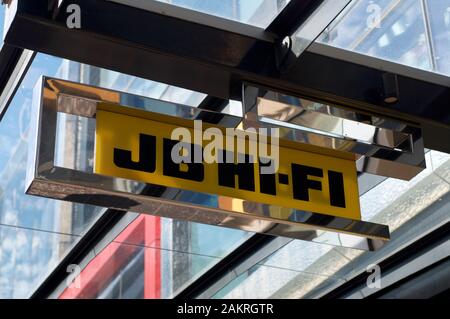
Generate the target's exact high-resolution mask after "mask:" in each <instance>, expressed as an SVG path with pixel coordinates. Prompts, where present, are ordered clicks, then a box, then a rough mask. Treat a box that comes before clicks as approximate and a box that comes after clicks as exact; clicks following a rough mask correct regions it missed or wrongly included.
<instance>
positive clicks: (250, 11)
mask: <svg viewBox="0 0 450 319" xmlns="http://www.w3.org/2000/svg"><path fill="white" fill-rule="evenodd" d="M158 1H160V2H165V3H169V4H172V5H176V6H180V7H184V8H187V9H191V10H195V11H200V12H203V13H208V14H211V15H215V16H219V17H222V18H225V19H229V20H235V21H238V22H242V23H246V24H251V25H254V26H257V27H261V28H264V29H265V28H266V27H267V26H268V25H269V24H270V23H271V22H272V20H273V19H274V18H275V17H276V16H277V15H278V13H279V12H281V10H283V8H284V7H285V6H286V5H287V4H288V3H289V1H290V0H158Z"/></svg>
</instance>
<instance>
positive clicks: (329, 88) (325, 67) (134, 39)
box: [5, 0, 450, 152]
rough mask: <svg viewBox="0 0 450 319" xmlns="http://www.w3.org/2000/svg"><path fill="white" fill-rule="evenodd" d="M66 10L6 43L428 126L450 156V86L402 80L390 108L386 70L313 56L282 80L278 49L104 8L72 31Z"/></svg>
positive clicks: (166, 78)
mask: <svg viewBox="0 0 450 319" xmlns="http://www.w3.org/2000/svg"><path fill="white" fill-rule="evenodd" d="M18 1H19V2H21V1H25V2H29V0H18ZM66 2H67V1H65V2H64V3H63V6H62V8H61V10H60V14H59V15H58V17H57V19H56V20H51V19H48V18H43V17H42V16H39V15H36V14H29V13H26V12H25V13H23V12H21V11H20V10H18V12H17V13H16V16H15V18H14V20H13V23H12V26H11V28H10V30H9V31H8V34H7V35H6V39H5V41H6V42H7V43H9V44H11V45H15V46H18V47H24V48H29V49H32V50H36V51H40V52H44V53H48V54H52V55H56V56H61V57H64V58H68V59H71V60H75V61H79V62H83V63H88V64H91V65H96V66H99V67H103V68H107V69H113V70H116V71H119V72H123V73H127V74H131V75H135V76H139V77H143V78H147V79H151V80H155V81H159V82H163V83H168V84H172V85H176V86H179V87H184V88H188V89H191V90H195V91H199V92H204V93H207V94H209V95H211V96H214V97H218V98H221V99H228V98H235V99H239V98H240V96H241V84H242V81H248V82H254V83H257V84H261V85H265V86H268V87H272V88H274V89H276V90H280V91H284V92H287V93H291V94H294V95H301V96H306V97H309V98H313V99H318V100H320V101H323V102H326V103H334V104H340V105H343V106H347V107H351V108H358V109H360V110H361V109H362V110H368V111H370V112H374V113H379V114H383V115H390V116H393V117H397V118H401V119H403V120H408V121H412V122H413V123H414V122H416V123H419V124H424V125H425V132H424V136H425V143H426V146H427V147H430V148H434V149H439V150H442V151H447V152H448V151H450V139H441V140H440V141H438V142H437V141H436V139H435V137H436V136H443V134H447V136H448V135H450V112H449V111H448V103H449V101H450V87H449V86H450V83H449V86H443V85H437V84H433V83H428V82H425V81H421V80H417V79H413V78H409V77H405V76H401V75H399V76H398V77H397V84H398V90H399V92H400V99H399V101H398V102H397V103H396V104H387V103H385V101H384V98H385V96H384V95H383V92H384V85H383V76H384V74H385V71H382V70H377V69H374V68H370V67H367V66H363V65H359V64H356V63H352V62H349V61H343V60H338V59H335V58H331V57H327V56H324V55H320V54H316V53H312V52H306V53H304V54H303V55H302V56H301V57H300V58H299V59H298V60H297V61H296V63H295V64H294V65H293V66H292V68H291V69H290V70H289V72H287V73H285V74H281V73H280V72H279V71H278V70H277V67H276V61H275V51H276V46H277V44H276V41H275V42H271V41H268V40H261V39H256V38H252V37H251V36H248V35H243V34H237V33H234V32H230V31H225V30H222V29H219V28H215V27H212V26H206V25H201V24H197V23H193V22H189V21H185V20H182V19H178V18H173V17H168V16H165V15H163V14H158V13H153V12H148V11H144V10H140V9H136V8H132V7H128V6H124V5H120V4H117V3H111V2H107V1H101V0H71V1H70V3H77V4H79V5H80V7H81V29H80V30H76V29H68V28H67V27H66V23H65V21H66V18H67V14H66V11H65V7H64V5H65V3H66ZM279 32H282V31H279ZM449 82H450V81H449Z"/></svg>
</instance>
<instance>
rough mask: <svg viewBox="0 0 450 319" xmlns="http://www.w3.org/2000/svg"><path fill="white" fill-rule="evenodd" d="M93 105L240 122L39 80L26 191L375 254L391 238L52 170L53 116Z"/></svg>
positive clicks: (375, 228) (332, 222)
mask: <svg viewBox="0 0 450 319" xmlns="http://www.w3.org/2000/svg"><path fill="white" fill-rule="evenodd" d="M98 102H108V103H115V104H120V105H124V106H126V107H128V106H129V107H134V108H140V109H144V110H147V111H154V112H158V113H164V112H169V110H174V109H177V110H180V111H182V112H180V113H181V114H184V118H186V119H191V120H193V119H199V118H202V119H203V121H205V122H208V121H210V123H213V124H215V125H222V126H225V127H237V126H238V125H239V124H241V123H242V122H243V118H242V117H238V116H232V115H227V114H222V113H216V112H211V111H205V110H201V109H197V108H193V107H189V106H185V105H180V104H175V103H170V102H164V101H160V100H154V99H150V98H146V97H141V96H136V95H131V94H127V93H123V92H117V91H112V90H107V89H103V88H98V87H93V86H88V85H84V84H79V83H74V82H69V81H64V80H59V79H55V78H49V77H42V79H41V80H40V81H39V83H37V85H36V87H35V90H34V96H33V110H32V119H31V121H32V124H31V135H30V143H29V144H30V146H29V147H30V149H29V153H28V154H29V164H28V170H27V181H26V193H27V194H30V195H37V196H43V197H48V198H53V199H57V200H65V201H71V202H77V203H82V204H90V205H97V206H102V207H107V208H113V209H118V210H125V211H132V212H137V213H144V214H151V215H156V216H162V217H167V218H173V219H180V220H186V221H191V222H197V223H204V224H210V225H215V226H222V227H229V228H235V229H240V230H244V231H250V232H257V233H263V234H268V235H274V236H284V237H289V238H295V239H301V240H308V241H313V242H317V243H324V244H331V245H335V246H343V247H350V248H355V249H362V250H376V249H378V248H380V247H382V246H383V244H384V243H385V242H386V241H387V240H389V238H390V234H389V228H388V226H386V225H379V224H374V223H370V222H364V221H358V220H351V219H345V218H338V217H333V216H328V215H322V214H316V213H311V212H305V211H298V210H292V211H291V213H290V214H289V216H288V217H286V218H285V219H282V218H273V217H270V216H269V215H268V214H267V211H268V209H269V208H271V206H272V207H273V205H266V204H261V203H256V202H248V201H245V200H242V199H237V198H229V197H224V196H218V195H211V194H203V193H196V192H192V191H185V190H181V189H178V188H170V187H167V188H163V189H162V190H161V186H159V185H152V184H144V183H139V182H136V181H130V180H125V179H121V178H115V177H108V176H104V175H99V174H94V173H92V172H87V171H81V170H76V169H70V168H65V167H60V166H57V165H56V156H55V147H56V141H57V130H58V114H59V113H66V114H72V115H74V116H79V117H86V118H90V119H92V120H94V119H95V114H96V107H97V103H98ZM131 103H132V105H130V104H131ZM166 110H167V111H166ZM168 115H173V114H168ZM263 124H264V123H260V126H261V125H263ZM308 134H316V133H313V132H308ZM144 189H145V190H146V191H145V192H143V190H144ZM194 195H203V196H212V197H213V198H214V199H215V200H211V201H208V203H207V204H205V203H204V202H202V201H199V200H198V199H196V198H198V197H197V196H194ZM224 199H225V200H226V201H228V202H233V203H239V204H240V205H235V206H236V207H240V208H234V206H233V208H232V209H230V208H229V206H230V205H227V207H228V208H226V207H223V206H222V204H221V203H223V200H224Z"/></svg>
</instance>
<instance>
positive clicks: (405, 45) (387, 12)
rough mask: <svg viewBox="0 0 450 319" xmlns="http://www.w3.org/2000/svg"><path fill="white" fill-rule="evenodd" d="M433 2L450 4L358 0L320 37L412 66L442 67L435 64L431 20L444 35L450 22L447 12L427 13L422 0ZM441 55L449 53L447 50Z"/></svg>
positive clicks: (440, 7)
mask: <svg viewBox="0 0 450 319" xmlns="http://www.w3.org/2000/svg"><path fill="white" fill-rule="evenodd" d="M430 2H432V3H440V4H443V3H447V7H448V0H444V1H421V0H402V1H397V0H380V1H371V0H354V1H352V4H351V5H350V6H349V7H348V8H347V9H346V10H345V11H344V12H343V13H342V14H341V16H340V17H338V18H337V19H336V21H335V22H334V23H333V25H332V26H331V27H330V28H329V29H328V30H327V31H326V32H324V34H322V36H321V38H320V41H321V42H323V43H327V44H330V45H333V46H336V47H340V48H344V49H347V50H350V51H356V52H359V53H363V54H367V55H370V56H374V57H378V58H381V59H386V60H390V61H394V62H398V63H401V64H405V65H408V66H412V67H416V68H421V69H424V70H433V71H438V70H437V69H435V68H434V66H433V65H434V63H433V52H432V50H431V41H430V39H429V33H428V30H427V28H428V22H430V23H431V24H432V25H436V26H437V28H439V31H437V32H436V34H437V35H440V36H441V37H442V36H445V35H448V25H447V26H445V14H440V16H439V17H435V16H433V15H430V16H428V17H427V16H426V15H425V12H424V10H423V6H422V3H430ZM443 8H445V5H442V6H439V8H438V6H436V10H439V9H443ZM439 22H440V23H439ZM446 28H447V29H446ZM445 42H446V41H444V43H445ZM444 45H445V44H444ZM447 51H448V50H447ZM441 55H442V57H443V58H444V57H445V54H443V53H442V54H441Z"/></svg>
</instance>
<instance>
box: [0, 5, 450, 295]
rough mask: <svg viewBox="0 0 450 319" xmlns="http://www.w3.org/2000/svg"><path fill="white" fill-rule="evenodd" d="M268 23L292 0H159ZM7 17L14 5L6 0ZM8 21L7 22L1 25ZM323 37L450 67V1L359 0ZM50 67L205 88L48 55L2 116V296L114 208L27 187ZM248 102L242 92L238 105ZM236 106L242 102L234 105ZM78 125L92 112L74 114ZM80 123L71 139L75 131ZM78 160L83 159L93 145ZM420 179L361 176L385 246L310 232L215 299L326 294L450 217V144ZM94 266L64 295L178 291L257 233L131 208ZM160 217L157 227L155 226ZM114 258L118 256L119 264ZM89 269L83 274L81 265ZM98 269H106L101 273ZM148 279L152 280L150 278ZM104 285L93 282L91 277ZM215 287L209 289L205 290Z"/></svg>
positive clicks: (109, 80)
mask: <svg viewBox="0 0 450 319" xmlns="http://www.w3.org/2000/svg"><path fill="white" fill-rule="evenodd" d="M160 1H161V2H165V3H169V4H172V5H175V6H180V7H184V8H188V9H191V10H196V11H200V12H204V13H208V14H210V15H214V16H218V17H222V18H225V19H230V20H235V21H238V22H242V23H246V24H250V25H254V26H257V27H260V28H266V27H267V26H268V25H269V24H270V22H271V21H272V20H273V19H274V18H275V17H276V16H277V14H278V13H279V12H281V10H282V9H283V8H285V6H286V5H287V3H288V2H289V0H227V1H224V0H160ZM0 8H1V9H0V10H1V12H0V21H1V22H2V23H3V15H4V7H3V6H2V7H0ZM0 31H1V30H0ZM319 41H320V42H321V43H324V44H328V45H332V46H336V47H339V48H343V49H346V50H349V51H354V52H359V53H363V54H366V55H370V56H375V57H378V58H381V59H386V60H390V61H394V62H397V63H401V64H404V65H407V66H410V67H414V68H420V69H424V70H428V71H433V72H438V73H442V74H446V75H450V0H436V1H425V0H401V1H398V0H380V1H376V2H374V1H370V0H353V1H352V3H351V5H349V7H348V8H347V9H346V10H345V11H344V12H343V13H342V14H341V16H340V17H339V18H338V19H336V21H335V22H334V23H333V24H332V25H330V27H329V28H328V29H327V30H326V32H324V33H323V34H322V36H321V38H320V40H319ZM42 75H48V76H55V77H59V78H62V79H68V80H72V81H77V82H82V83H86V84H91V85H97V86H101V87H105V88H110V89H115V90H120V91H124V92H129V93H133V94H139V95H145V96H148V97H152V98H157V99H162V100H167V101H171V102H177V103H181V104H187V105H191V106H198V105H199V104H200V103H201V102H202V101H203V100H204V99H205V97H206V96H205V94H202V93H198V92H193V91H189V90H186V89H182V88H178V87H174V86H169V85H166V84H163V83H157V82H153V81H148V80H144V79H141V78H137V77H133V76H129V75H125V74H121V73H118V72H114V71H110V70H106V69H101V68H97V67H94V66H90V65H85V64H80V63H78V62H74V61H69V60H65V59H60V58H56V57H52V56H49V55H45V54H37V56H36V57H35V59H34V61H33V63H32V65H31V66H30V68H29V70H28V71H27V73H26V75H25V77H24V79H23V80H22V81H21V83H20V86H19V87H18V89H17V92H16V93H15V95H14V97H13V99H12V101H11V102H10V106H9V108H8V110H7V112H6V114H5V116H4V117H3V119H2V120H1V121H0V146H1V152H0V298H26V297H29V296H30V295H31V294H32V293H33V292H34V291H35V290H36V289H37V288H38V287H39V285H40V284H41V283H42V282H43V280H44V279H45V278H46V277H47V276H48V275H49V274H50V273H51V272H52V271H53V270H54V269H55V267H56V266H57V265H58V264H59V263H60V262H61V261H62V260H63V258H64V257H65V256H67V254H68V253H69V252H70V251H71V249H72V248H73V247H74V245H76V243H77V242H79V240H80V239H81V238H82V237H83V236H84V235H85V234H86V232H87V231H88V230H89V229H90V228H91V227H92V225H94V224H95V222H96V221H97V220H98V218H99V217H100V216H101V215H102V214H103V213H104V210H103V209H100V208H97V207H91V206H85V205H78V204H71V203H66V202H60V201H54V200H50V199H43V198H36V197H31V196H28V195H25V194H24V187H25V186H24V180H25V170H26V166H27V143H28V131H29V120H30V108H31V100H32V89H33V86H34V84H35V83H36V82H37V80H38V78H39V77H40V76H42ZM449 83H450V79H449ZM230 109H233V110H239V102H236V101H232V102H230V105H229V106H228V107H227V110H228V111H230ZM232 112H233V113H234V114H235V113H236V111H232ZM72 124H74V125H75V126H76V127H78V130H79V132H86V131H89V130H90V129H92V127H89V124H88V123H83V122H77V123H72ZM77 136H78V135H77V134H74V135H72V136H68V137H67V138H70V139H73V140H76V138H77ZM78 155H79V158H72V159H70V160H71V161H77V160H79V161H84V160H85V159H84V158H81V157H82V156H85V155H83V154H78ZM426 159H427V169H426V170H425V171H423V172H422V173H421V174H420V175H418V176H417V177H416V178H414V179H413V180H411V181H409V182H404V181H399V180H395V179H386V178H380V177H377V176H371V175H367V174H365V175H362V176H360V178H359V182H360V187H361V196H360V203H361V209H362V214H363V219H364V220H370V221H374V222H378V223H385V224H388V225H389V226H390V228H391V230H392V231H393V241H392V243H390V244H389V245H388V246H386V248H385V250H382V251H381V252H380V253H379V254H378V253H376V254H371V253H363V252H361V251H355V250H350V249H344V248H335V247H332V246H328V245H323V244H316V243H309V242H303V241H297V240H296V241H290V243H288V244H287V245H286V246H284V247H282V248H280V249H279V250H277V251H275V252H274V253H273V254H271V255H270V256H269V257H268V258H265V259H263V260H260V261H258V262H257V263H255V264H254V265H252V266H251V267H250V268H249V269H246V270H244V271H241V272H240V273H238V276H236V278H233V279H232V280H229V281H228V282H225V283H224V284H223V286H222V287H221V288H220V289H217V290H216V291H214V293H211V294H210V295H207V297H211V298H268V297H285V298H303V297H306V298H315V297H320V296H321V295H323V294H324V293H325V292H326V291H329V290H330V289H332V288H333V287H336V286H338V285H340V284H342V283H343V282H345V281H347V280H349V279H350V278H352V276H354V275H355V274H358V273H360V272H361V271H364V269H365V267H366V266H367V265H368V264H370V263H371V262H373V261H374V260H377V258H378V259H379V258H382V257H381V254H388V253H391V252H392V251H394V250H396V249H398V248H399V247H401V246H402V245H405V244H406V243H408V242H411V241H413V240H414V239H415V238H417V237H418V236H419V235H421V234H422V233H424V232H426V231H428V230H432V229H433V228H435V227H437V226H438V225H440V224H442V223H444V222H448V221H449V220H450V215H449V214H448V212H447V213H443V212H442V210H439V209H438V207H437V205H438V204H439V205H445V204H448V203H450V196H449V193H450V155H449V154H445V153H440V152H437V151H433V150H431V151H429V152H428V154H427V156H426ZM127 218H129V219H130V220H131V222H130V223H128V224H125V225H123V226H122V227H121V228H120V229H119V231H118V232H117V233H115V234H114V235H112V237H113V238H112V239H111V240H110V241H109V242H108V243H107V244H105V245H104V246H103V247H102V249H99V250H98V251H95V253H94V257H93V258H91V260H89V262H88V263H87V265H86V266H85V267H84V269H83V271H84V275H85V276H87V277H86V278H91V281H89V280H88V281H86V282H85V286H83V289H82V292H83V293H84V294H76V293H75V292H74V291H73V290H70V288H69V289H62V290H60V291H58V293H57V294H56V295H55V296H54V297H60V298H80V297H97V298H131V297H139V298H164V297H165V298H170V297H173V296H176V295H177V294H178V293H180V292H181V291H182V290H183V289H185V288H186V287H187V286H189V285H190V284H191V283H192V282H194V281H195V280H196V279H197V278H198V277H199V276H201V275H202V274H204V273H205V272H206V271H208V269H211V267H213V266H214V265H216V264H217V263H218V262H219V261H220V260H222V259H223V258H224V257H226V256H227V255H228V254H229V253H231V252H232V251H233V250H234V249H235V248H236V247H237V246H239V245H240V244H242V243H243V242H244V241H245V240H248V239H249V238H250V237H251V236H252V235H253V234H250V233H246V232H242V231H237V230H228V229H223V228H217V227H212V226H205V225H199V224H194V223H187V222H178V221H174V220H169V219H160V218H157V217H153V216H150V215H137V214H133V213H128V215H127ZM148 227H152V228H151V229H152V232H153V234H154V236H153V237H150V238H149V237H148V236H146V234H148V233H149V231H148V229H149V228H148ZM108 265H109V266H108ZM82 274H83V273H82ZM93 275H95V276H94V277H93ZM146 278H147V279H148V280H145V279H146ZM93 286H95V287H97V288H98V289H96V290H95V289H91V287H93ZM205 296H206V295H205Z"/></svg>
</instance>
